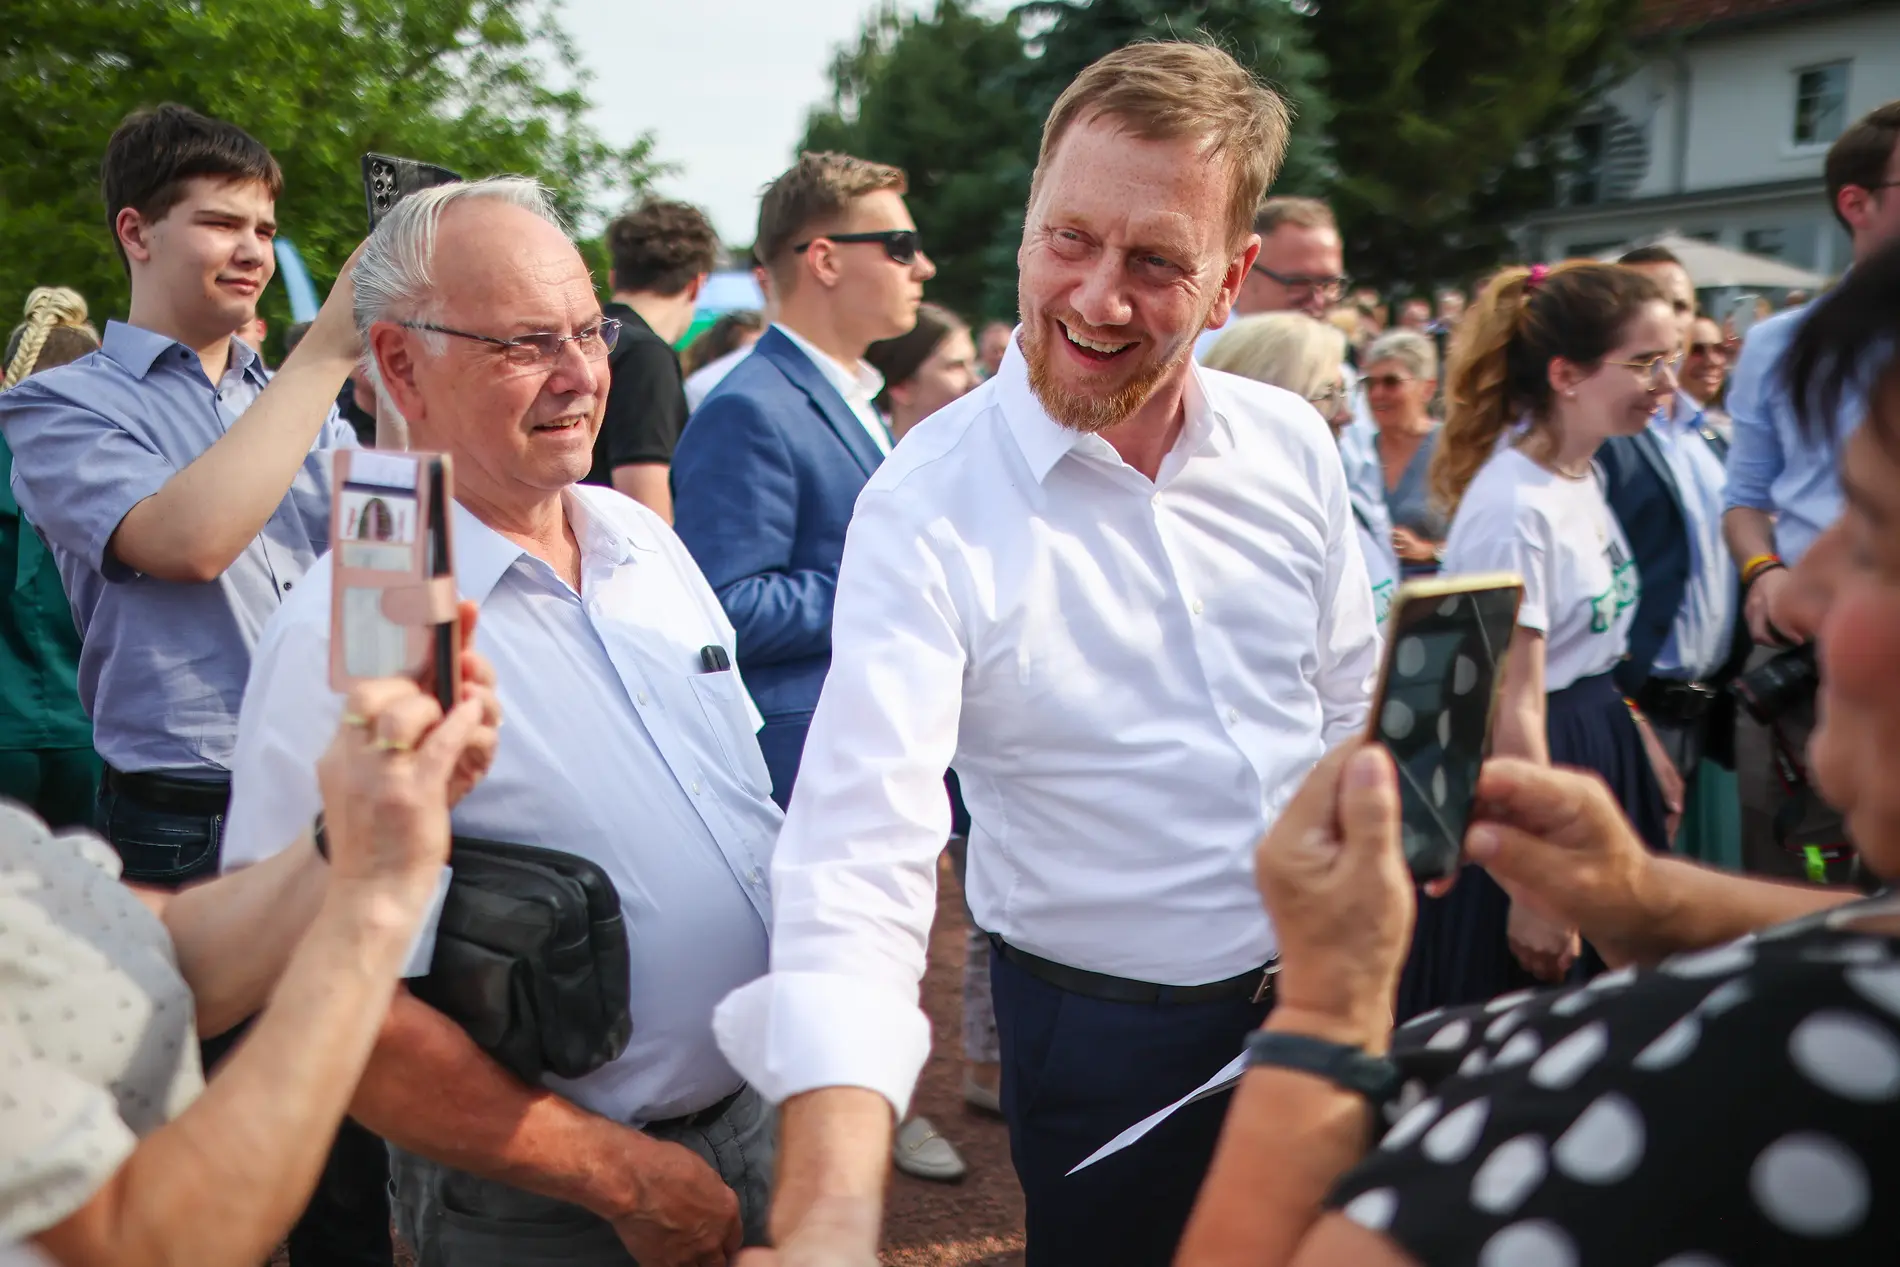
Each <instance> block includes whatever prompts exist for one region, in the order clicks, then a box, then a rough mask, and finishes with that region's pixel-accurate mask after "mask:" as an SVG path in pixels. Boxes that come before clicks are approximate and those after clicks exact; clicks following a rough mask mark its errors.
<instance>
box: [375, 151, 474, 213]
mask: <svg viewBox="0 0 1900 1267" xmlns="http://www.w3.org/2000/svg"><path fill="white" fill-rule="evenodd" d="M460 179H462V175H461V173H460V172H452V171H450V170H449V169H448V168H446V167H437V166H436V165H435V164H434V163H421V162H417V161H416V160H415V159H413V158H393V157H391V156H390V155H388V154H365V155H363V195H364V197H365V199H366V200H367V201H368V203H369V227H370V229H371V230H372V231H374V230H375V228H376V226H377V224H379V223H380V222H381V221H382V218H383V216H385V215H386V214H388V212H389V209H390V208H391V207H393V206H395V205H396V204H397V203H399V202H401V201H402V200H403V199H404V198H407V197H408V196H409V195H410V194H413V193H415V192H416V191H417V190H419V189H428V188H431V187H433V186H435V185H446V184H449V183H451V182H453V181H458V180H460Z"/></svg>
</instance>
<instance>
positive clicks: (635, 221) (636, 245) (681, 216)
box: [607, 198, 719, 295]
mask: <svg viewBox="0 0 1900 1267" xmlns="http://www.w3.org/2000/svg"><path fill="white" fill-rule="evenodd" d="M607 255H608V257H609V258H610V259H611V260H612V261H613V278H612V282H613V288H614V289H615V290H626V291H646V292H649V293H651V294H656V295H677V294H679V293H680V292H681V291H682V290H685V289H686V288H687V287H688V286H690V285H692V282H693V279H694V278H695V277H698V276H699V275H700V274H701V273H710V272H712V270H713V265H715V264H717V263H718V262H719V234H718V233H717V232H716V231H715V230H714V229H713V227H712V222H711V221H710V220H708V219H706V214H705V213H704V212H703V211H701V210H700V209H699V208H698V207H695V206H692V205H691V204H689V203H684V202H671V201H668V200H666V199H661V198H649V199H647V200H646V201H645V202H643V203H641V204H640V205H639V206H637V207H635V208H634V209H633V210H631V211H627V212H624V213H622V214H621V215H620V216H619V217H618V218H617V219H615V220H614V222H613V223H612V224H610V225H608V226H607Z"/></svg>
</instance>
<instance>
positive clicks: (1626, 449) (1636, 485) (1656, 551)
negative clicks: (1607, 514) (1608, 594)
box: [1596, 431, 1742, 695]
mask: <svg viewBox="0 0 1900 1267" xmlns="http://www.w3.org/2000/svg"><path fill="white" fill-rule="evenodd" d="M1705 434H1707V435H1708V437H1709V442H1710V444H1711V445H1712V446H1713V447H1714V449H1715V455H1716V456H1717V457H1718V458H1722V459H1724V460H1726V459H1727V456H1728V445H1727V443H1725V442H1724V441H1723V440H1722V438H1721V437H1720V436H1717V435H1714V434H1713V433H1705ZM1596 462H1597V468H1598V469H1599V470H1600V471H1601V472H1602V474H1603V492H1604V496H1605V498H1606V499H1607V500H1608V501H1609V503H1610V510H1611V512H1612V513H1614V514H1615V515H1616V518H1617V521H1618V522H1619V523H1621V524H1622V525H1623V535H1624V536H1626V537H1628V538H1629V543H1630V552H1631V554H1633V555H1634V556H1635V559H1636V570H1637V573H1638V574H1639V575H1640V576H1641V577H1642V579H1643V591H1642V597H1641V598H1639V599H1638V600H1637V603H1636V620H1635V623H1633V624H1632V625H1631V626H1630V636H1629V650H1628V653H1627V654H1626V655H1625V656H1624V657H1623V661H1622V663H1620V664H1618V665H1617V666H1616V670H1615V674H1614V676H1615V678H1616V684H1617V686H1618V688H1619V689H1621V690H1622V692H1623V693H1624V694H1625V695H1635V694H1636V693H1637V692H1638V691H1640V690H1641V689H1642V687H1643V684H1644V683H1645V682H1647V681H1648V680H1649V678H1650V675H1651V673H1652V672H1654V670H1655V667H1656V657H1657V656H1658V655H1659V654H1661V652H1662V648H1663V644H1664V643H1665V642H1667V641H1668V640H1669V631H1670V629H1671V628H1672V627H1673V626H1674V625H1675V623H1676V614H1677V613H1678V612H1680V611H1681V610H1682V600H1683V596H1684V594H1685V593H1686V592H1687V590H1688V588H1689V567H1690V564H1691V555H1690V551H1689V516H1688V512H1687V511H1685V510H1684V509H1683V506H1682V492H1681V490H1680V489H1678V488H1677V487H1676V477H1675V473H1674V472H1673V471H1672V470H1671V469H1670V467H1669V459H1668V458H1667V457H1665V456H1664V455H1663V451H1662V446H1660V445H1659V444H1657V443H1656V437H1655V436H1653V435H1651V434H1650V433H1649V432H1648V431H1644V432H1641V433H1639V434H1637V435H1633V436H1612V437H1611V438H1610V439H1608V440H1605V441H1604V442H1603V447H1602V448H1600V449H1598V450H1597V457H1596ZM1741 623H1742V622H1741V621H1739V620H1738V621H1737V622H1736V624H1737V625H1741Z"/></svg>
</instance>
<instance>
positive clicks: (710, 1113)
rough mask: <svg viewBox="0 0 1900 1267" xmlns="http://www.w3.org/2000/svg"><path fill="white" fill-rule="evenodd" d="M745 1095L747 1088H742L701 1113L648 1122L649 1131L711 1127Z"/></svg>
mask: <svg viewBox="0 0 1900 1267" xmlns="http://www.w3.org/2000/svg"><path fill="white" fill-rule="evenodd" d="M744 1094H745V1088H744V1087H743V1086H742V1087H740V1088H739V1089H738V1090H737V1091H734V1092H733V1093H732V1094H731V1095H729V1096H727V1097H726V1098H725V1099H723V1100H721V1101H719V1102H718V1103H717V1104H709V1105H707V1106H706V1107H705V1108H703V1109H701V1110H700V1111H699V1112H697V1113H688V1114H686V1115H685V1116H684V1117H669V1118H667V1119H666V1120H665V1121H664V1122H648V1123H647V1129H648V1130H654V1129H656V1128H658V1129H661V1130H667V1131H679V1130H697V1129H699V1128H700V1127H703V1126H711V1125H712V1124H713V1123H714V1122H717V1121H718V1120H719V1119H720V1118H722V1117H724V1116H725V1115H726V1114H727V1112H728V1111H730V1110H731V1108H732V1106H733V1105H735V1104H737V1103H738V1102H739V1097H740V1096H742V1095H744Z"/></svg>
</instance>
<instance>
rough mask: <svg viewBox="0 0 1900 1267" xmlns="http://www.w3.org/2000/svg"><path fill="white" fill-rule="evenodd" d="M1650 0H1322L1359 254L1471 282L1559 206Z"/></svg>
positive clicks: (1398, 276)
mask: <svg viewBox="0 0 1900 1267" xmlns="http://www.w3.org/2000/svg"><path fill="white" fill-rule="evenodd" d="M1638 8H1639V0H1565V2H1563V3H1553V2H1552V0H1315V3H1314V5H1313V13H1312V17H1311V19H1310V26H1311V30H1312V35H1313V42H1314V44H1315V46H1316V47H1317V48H1318V50H1319V52H1320V53H1321V55H1322V56H1323V57H1324V59H1325V66H1326V75H1325V82H1326V86H1327V89H1328V95H1329V96H1330V98H1331V99H1332V101H1333V102H1334V103H1335V112H1334V116H1333V119H1332V124H1331V133H1332V145H1333V160H1334V162H1335V164H1336V165H1337V168H1338V174H1337V175H1336V177H1335V178H1334V180H1333V183H1332V189H1331V195H1330V196H1331V198H1332V202H1333V206H1334V209H1335V210H1336V211H1337V213H1338V214H1339V218H1340V222H1341V229H1342V231H1343V232H1344V234H1345V238H1346V262H1347V266H1348V267H1349V268H1350V269H1351V270H1352V271H1353V273H1355V274H1356V275H1359V276H1362V277H1366V278H1369V279H1372V280H1376V281H1380V282H1384V283H1387V284H1398V283H1409V284H1412V285H1423V284H1427V283H1430V282H1434V281H1441V282H1442V281H1462V280H1468V279H1469V278H1471V277H1472V276H1474V275H1475V274H1477V273H1478V272H1480V271H1483V270H1486V269H1489V268H1491V267H1493V266H1495V265H1496V264H1497V262H1498V261H1499V259H1500V258H1501V257H1502V256H1503V255H1504V254H1505V253H1506V251H1507V243H1506V240H1505V237H1504V225H1505V224H1506V223H1507V222H1508V221H1509V220H1510V219H1512V218H1513V217H1516V216H1521V215H1523V214H1525V213H1526V212H1529V211H1533V210H1538V209H1541V208H1544V207H1548V206H1550V205H1551V204H1552V202H1553V200H1554V198H1555V195H1556V192H1557V183H1556V182H1557V177H1558V174H1559V173H1560V171H1561V169H1562V166H1563V161H1564V138H1565V137H1566V136H1567V133H1568V129H1569V126H1570V125H1571V124H1572V123H1573V122H1574V121H1575V119H1576V117H1577V115H1578V113H1579V112H1580V111H1581V110H1582V109H1583V108H1584V107H1585V106H1586V105H1587V104H1588V103H1589V100H1590V96H1591V92H1592V90H1593V89H1594V88H1595V87H1596V86H1597V85H1599V84H1601V83H1603V82H1604V81H1605V80H1606V79H1607V78H1611V77H1613V76H1614V75H1615V74H1616V73H1617V71H1618V70H1619V68H1620V67H1621V66H1622V65H1623V64H1624V63H1623V59H1624V58H1625V57H1626V56H1627V48H1628V41H1627V32H1628V30H1629V28H1630V26H1631V24H1632V22H1633V21H1634V20H1635V18H1636V15H1637V11H1638Z"/></svg>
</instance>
